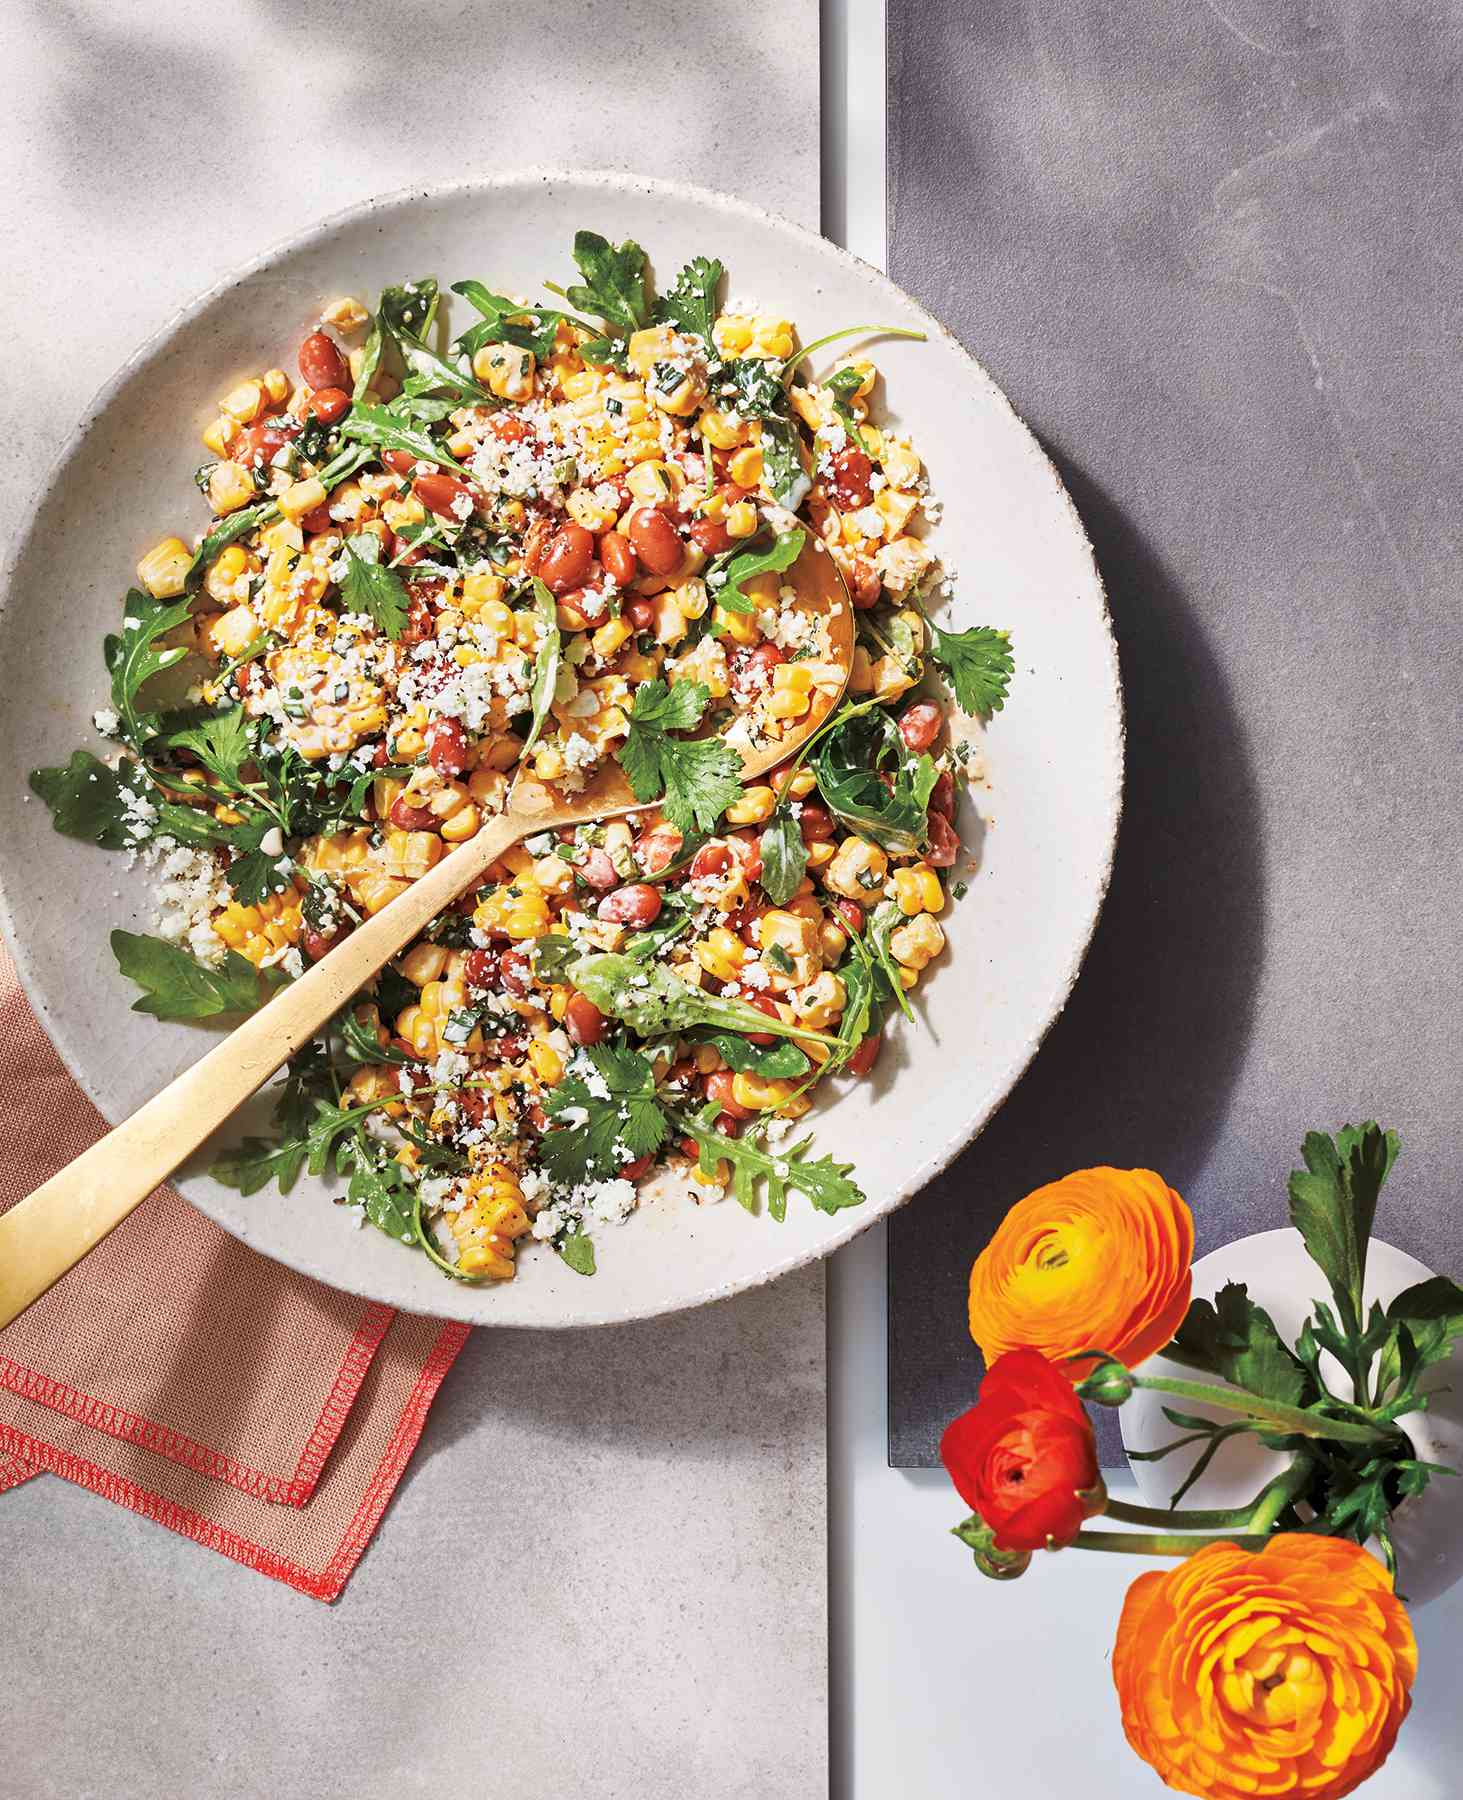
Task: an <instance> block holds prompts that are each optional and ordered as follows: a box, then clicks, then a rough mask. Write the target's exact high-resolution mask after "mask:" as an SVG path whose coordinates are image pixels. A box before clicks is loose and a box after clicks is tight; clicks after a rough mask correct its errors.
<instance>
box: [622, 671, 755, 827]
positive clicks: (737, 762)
mask: <svg viewBox="0 0 1463 1800" xmlns="http://www.w3.org/2000/svg"><path fill="white" fill-rule="evenodd" d="M710 697H711V696H710V693H709V691H708V689H707V688H706V686H705V684H704V683H702V682H699V681H685V682H677V683H676V685H675V686H674V687H670V686H668V685H667V684H666V682H665V681H664V680H662V679H661V678H660V677H659V676H657V677H656V679H655V680H654V681H642V682H641V684H640V686H639V687H638V688H637V689H636V690H635V702H634V705H633V706H632V707H631V709H630V715H629V721H630V730H629V735H628V736H627V737H626V739H625V742H624V743H623V744H622V745H621V746H620V748H619V750H618V751H617V752H616V755H617V756H618V758H619V761H620V766H621V768H623V769H624V771H625V774H626V776H627V777H628V779H629V782H630V786H631V788H632V789H633V791H634V794H635V798H636V799H637V800H656V799H659V800H661V811H662V812H663V813H664V814H665V816H666V818H667V819H668V820H669V821H670V822H671V824H672V825H674V826H676V827H677V828H678V829H679V830H681V831H683V832H690V831H691V830H693V829H699V830H702V831H713V830H715V828H716V823H717V820H718V819H720V817H721V815H722V814H723V813H724V812H725V811H726V809H727V807H729V806H730V805H731V803H732V801H733V800H735V799H736V797H737V795H738V794H740V793H741V791H742V781H741V772H742V762H741V758H740V757H739V756H738V755H737V753H736V751H735V750H733V749H732V747H731V746H730V745H729V744H724V743H722V742H721V741H720V739H718V738H700V739H696V738H688V739H678V738H672V737H670V736H669V735H668V734H669V733H670V732H672V731H690V730H692V729H693V728H694V727H695V726H696V725H698V724H699V723H700V721H701V715H702V713H704V712H705V710H706V703H707V701H708V700H709V699H710ZM662 796H663V798H662Z"/></svg>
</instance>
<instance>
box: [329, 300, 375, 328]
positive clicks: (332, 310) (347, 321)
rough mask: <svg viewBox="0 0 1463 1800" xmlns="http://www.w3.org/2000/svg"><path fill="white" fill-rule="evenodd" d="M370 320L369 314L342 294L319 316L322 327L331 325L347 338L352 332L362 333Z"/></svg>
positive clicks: (356, 302)
mask: <svg viewBox="0 0 1463 1800" xmlns="http://www.w3.org/2000/svg"><path fill="white" fill-rule="evenodd" d="M370 319H371V315H370V313H368V312H367V311H366V309H365V307H364V306H362V305H361V303H360V301H359V300H357V299H356V298H355V297H354V296H353V295H350V294H343V295H342V296H341V297H340V299H338V300H332V301H331V302H330V304H329V306H327V307H326V308H325V310H324V312H322V313H321V315H320V323H321V324H322V325H333V326H334V327H335V329H336V330H337V331H342V332H344V333H345V334H346V335H347V336H349V335H350V334H351V333H352V332H354V331H363V330H364V329H365V327H366V326H367V325H368V324H369V323H370Z"/></svg>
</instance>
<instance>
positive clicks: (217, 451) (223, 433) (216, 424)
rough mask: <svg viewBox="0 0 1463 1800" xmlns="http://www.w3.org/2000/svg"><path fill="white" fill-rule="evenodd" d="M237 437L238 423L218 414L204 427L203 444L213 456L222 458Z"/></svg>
mask: <svg viewBox="0 0 1463 1800" xmlns="http://www.w3.org/2000/svg"><path fill="white" fill-rule="evenodd" d="M238 435H239V421H238V420H237V419H233V418H230V417H229V415H228V414H227V413H220V414H219V415H218V417H217V418H216V419H215V420H214V421H213V423H212V424H211V425H208V426H205V427H204V432H203V442H204V444H205V445H206V446H207V448H208V449H210V450H212V452H213V453H214V455H215V456H224V455H226V454H227V453H228V448H229V445H230V444H232V443H233V441H234V439H235V438H236V437H237V436H238Z"/></svg>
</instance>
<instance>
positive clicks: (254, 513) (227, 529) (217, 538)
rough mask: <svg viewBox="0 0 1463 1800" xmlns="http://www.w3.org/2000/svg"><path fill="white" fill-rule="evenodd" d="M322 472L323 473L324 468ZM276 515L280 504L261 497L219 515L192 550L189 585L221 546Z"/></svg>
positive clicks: (222, 548)
mask: <svg viewBox="0 0 1463 1800" xmlns="http://www.w3.org/2000/svg"><path fill="white" fill-rule="evenodd" d="M321 474H322V476H323V474H324V471H323V470H322V471H321ZM278 517H279V507H278V506H277V505H276V504H275V502H274V501H273V500H260V501H258V502H257V503H256V504H255V505H253V506H245V507H242V508H240V510H239V511H238V512H233V513H230V514H229V515H228V517H227V518H226V519H220V520H219V522H218V524H217V525H215V526H214V528H213V530H212V531H210V532H209V534H208V536H207V537H206V538H204V540H203V542H202V543H201V544H200V545H199V546H198V548H197V549H196V550H195V551H194V552H193V561H192V562H191V563H190V564H189V565H188V585H189V587H196V586H197V584H198V583H199V582H200V581H202V579H203V572H204V570H205V569H206V567H207V566H208V564H209V563H211V562H212V561H213V559H214V557H216V556H217V555H218V553H219V551H220V550H224V549H226V548H227V547H228V546H229V545H230V544H232V543H233V542H234V541H235V540H236V539H238V538H241V537H243V536H245V534H246V533H248V532H250V531H253V529H254V528H255V526H256V525H268V524H269V523H270V521H271V520H272V519H277V518H278Z"/></svg>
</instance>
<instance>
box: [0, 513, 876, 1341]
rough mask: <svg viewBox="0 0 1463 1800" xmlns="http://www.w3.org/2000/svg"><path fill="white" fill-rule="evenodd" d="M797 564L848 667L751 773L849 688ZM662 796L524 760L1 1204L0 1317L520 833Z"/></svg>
mask: <svg viewBox="0 0 1463 1800" xmlns="http://www.w3.org/2000/svg"><path fill="white" fill-rule="evenodd" d="M789 573H790V579H791V585H792V586H793V587H794V588H795V590H796V593H797V598H796V600H795V601H793V602H790V603H789V604H790V605H791V606H793V607H795V609H796V610H797V611H799V612H805V613H816V614H821V615H823V616H824V617H825V618H826V620H827V624H828V637H829V652H828V655H827V657H826V658H825V659H824V660H826V661H827V662H829V663H830V664H834V665H836V666H837V668H838V669H839V671H840V674H841V677H842V679H841V681H840V683H839V685H838V688H837V690H836V691H834V692H828V691H819V690H815V692H814V700H813V705H812V708H811V710H810V711H809V714H808V717H807V718H806V720H804V721H802V722H801V723H800V725H799V727H798V729H797V731H796V732H794V733H792V734H791V735H790V736H788V737H785V738H782V739H781V740H779V742H777V743H776V744H775V745H773V746H771V747H770V748H767V749H758V750H753V751H744V752H743V753H742V779H743V780H744V781H753V780H755V779H756V778H757V777H758V776H760V775H765V774H766V773H768V771H769V770H771V769H772V768H774V767H775V766H776V765H777V764H778V763H781V762H784V761H786V759H787V758H788V757H789V756H791V755H793V754H795V752H796V751H797V750H798V749H799V748H801V746H802V745H803V744H804V743H806V742H807V740H808V738H809V737H810V736H811V735H812V734H813V732H814V731H816V730H817V729H818V727H819V726H820V725H822V724H823V723H824V722H825V720H826V719H827V718H828V716H829V714H830V713H831V712H832V710H833V708H834V707H835V706H836V705H837V704H838V702H839V700H840V699H841V698H842V694H843V689H844V688H845V687H846V686H847V683H848V675H849V670H850V669H851V668H852V666H853V644H854V624H853V610H852V607H851V605H850V603H849V599H848V595H847V592H846V591H845V589H844V586H843V581H842V578H841V576H840V575H839V573H838V569H837V567H836V565H835V563H834V561H833V558H832V557H831V556H830V555H829V554H828V552H827V551H826V550H825V549H824V547H823V545H822V544H821V543H820V542H819V541H818V540H817V539H816V538H814V537H812V536H811V534H810V535H809V537H808V540H807V542H806V544H805V545H804V547H803V551H802V554H801V555H800V556H799V558H798V560H797V562H795V563H794V564H793V566H792V569H791V570H790V572H789ZM784 610H785V609H784ZM655 804H657V803H656V802H655V801H648V802H647V801H641V800H637V799H636V798H635V796H634V794H633V793H632V792H631V790H630V785H629V783H628V782H627V781H626V779H625V777H624V775H623V774H622V773H621V770H620V767H619V764H618V763H616V762H614V761H611V762H609V763H608V764H607V765H606V766H605V767H604V768H603V769H602V770H601V771H600V772H599V773H598V774H597V775H596V776H595V777H594V779H593V780H592V781H590V782H589V783H588V785H587V786H586V787H585V788H584V790H583V791H582V792H581V793H578V794H562V793H557V792H555V791H553V790H552V789H550V788H549V787H546V786H545V785H544V784H543V783H542V782H540V781H538V780H536V779H535V778H534V777H533V776H531V775H529V774H527V773H526V772H525V773H522V774H520V775H519V777H518V779H517V780H516V781H515V782H514V784H513V788H512V791H511V793H510V794H509V797H508V806H507V810H506V811H504V812H503V813H502V814H501V815H499V816H498V817H497V818H494V819H489V820H488V821H487V822H486V823H485V824H484V825H483V827H482V829H481V830H480V831H479V832H478V834H477V836H476V837H472V838H469V839H468V840H467V842H466V843H464V844H460V845H459V846H458V847H457V849H455V850H453V851H452V852H451V854H450V855H448V856H445V857H443V859H442V861H441V862H439V863H438V864H437V865H436V867H435V868H433V869H431V870H429V871H428V873H427V874H426V875H424V876H422V878H421V879H420V880H419V881H416V882H414V883H413V884H412V886H411V887H409V888H408V889H407V890H406V892H405V893H404V894H401V895H399V896H398V897H397V898H396V899H395V900H393V901H392V902H391V904H390V905H389V906H386V907H383V908H382V910H381V911H380V912H379V913H377V914H376V915H375V916H374V917H373V918H369V919H367V920H366V921H365V922H364V923H363V924H361V925H359V926H358V927H357V928H356V930H355V931H353V932H352V933H351V935H350V936H349V937H347V938H345V939H344V940H343V941H342V942H341V943H339V944H337V945H336V947H335V948H334V949H333V950H331V951H330V952H329V953H328V954H327V955H325V956H323V957H322V958H321V959H320V961H319V962H318V963H316V964H315V965H314V967H313V968H311V969H308V970H307V971H306V972H305V973H304V974H303V975H301V976H300V977H299V978H298V980H296V981H294V982H292V983H291V984H290V985H289V987H287V988H284V989H282V990H281V992H279V993H278V994H276V995H275V997H274V998H273V999H272V1000H271V1001H269V1003H268V1004H267V1005H265V1006H262V1007H261V1008H260V1009H259V1011H258V1012H257V1013H254V1014H253V1015H252V1016H251V1017H250V1018H248V1019H246V1020H245V1021H244V1023H243V1024H242V1025H240V1026H239V1027H238V1028H237V1029H236V1030H234V1031H233V1032H231V1033H230V1034H229V1036H228V1037H226V1038H225V1039H224V1040H223V1042H222V1043H221V1044H219V1045H217V1046H216V1047H215V1048H214V1049H212V1050H210V1051H209V1052H208V1054H207V1055H206V1056H205V1057H203V1059H202V1060H201V1061H200V1062H196V1063H195V1064H194V1065H193V1067H192V1068H191V1069H186V1070H184V1072H183V1073H182V1074H181V1075H180V1076H179V1077H178V1078H177V1080H176V1081H173V1082H170V1083H169V1085H168V1086H167V1087H165V1088H164V1089H163V1091H162V1092H161V1093H160V1094H158V1095H157V1096H156V1098H154V1099H152V1100H149V1101H148V1102H147V1103H146V1104H145V1105H144V1106H142V1107H140V1108H139V1109H138V1111H136V1112H135V1113H133V1115H132V1117H131V1118H130V1119H127V1120H125V1121H124V1122H123V1123H122V1124H121V1125H119V1126H117V1128H116V1129H115V1130H114V1131H109V1132H108V1133H107V1135H106V1136H105V1137H104V1138H102V1139H101V1140H100V1141H99V1142H97V1143H95V1144H93V1145H92V1147H91V1149H89V1150H86V1151H83V1153H82V1154H81V1155H80V1156H78V1157H77V1158H76V1160H75V1162H73V1163H70V1164H69V1165H68V1166H67V1167H66V1168H64V1169H62V1170H61V1171H60V1172H59V1173H58V1174H56V1175H53V1176H52V1177H51V1179H50V1180H49V1181H46V1182H43V1183H42V1184H41V1186H40V1187H38V1188H37V1189H36V1190H35V1192H34V1193H33V1194H30V1195H28V1196H27V1197H26V1198H25V1199H24V1200H22V1201H20V1202H19V1203H18V1204H17V1205H15V1206H13V1207H11V1209H10V1211H9V1212H7V1213H5V1214H3V1215H0V1327H3V1326H5V1325H8V1324H9V1323H10V1321H11V1320H12V1319H13V1318H15V1317H16V1315H17V1314H18V1313H21V1312H23V1311H24V1310H25V1309H26V1307H28V1306H29V1305H30V1304H31V1302H32V1301H33V1300H37V1299H39V1298H40V1296H41V1295H42V1294H44V1293H45V1291H46V1289H47V1288H49V1287H50V1286H51V1285H52V1283H53V1282H55V1281H58V1280H59V1279H60V1278H61V1276H62V1275H64V1274H65V1273H66V1271H67V1270H68V1269H69V1268H71V1267H72V1266H73V1265H74V1264H75V1263H78V1262H79V1261H80V1260H81V1258H82V1257H83V1256H85V1255H86V1253H87V1251H88V1250H90V1249H92V1248H93V1247H94V1246H95V1245H96V1244H98V1243H100V1242H101V1240H102V1238H104V1237H105V1236H106V1234H107V1233H108V1232H109V1231H110V1230H112V1228H113V1227H114V1226H116V1225H120V1224H121V1222H122V1220H123V1219H125V1218H126V1217H127V1215H128V1213H130V1212H131V1211H132V1209H133V1207H135V1206H138V1205H140V1204H141V1202H142V1201H143V1200H145V1199H146V1198H147V1196H148V1195H149V1194H150V1193H151V1192H152V1190H153V1189H154V1188H155V1187H157V1185H158V1184H159V1183H160V1182H162V1181H165V1180H166V1179H167V1177H168V1176H169V1175H171V1174H172V1172H173V1170H174V1169H176V1168H177V1167H178V1165H179V1164H180V1163H182V1162H184V1161H185V1160H186V1159H187V1158H188V1157H189V1156H190V1155H192V1153H193V1152H194V1151H195V1150H196V1149H197V1148H198V1146H199V1145H200V1144H201V1143H202V1142H203V1141H204V1139H205V1138H206V1137H208V1136H209V1134H210V1133H211V1132H213V1131H215V1130H217V1128H218V1127H219V1126H220V1125H222V1124H223V1123H224V1121H225V1120H226V1119H227V1118H228V1117H229V1115H230V1114H231V1113H232V1112H233V1111H234V1110H235V1108H237V1107H239V1106H241V1105H242V1104H243V1102H244V1101H245V1100H247V1099H248V1098H249V1096H250V1095H251V1094H252V1093H253V1092H254V1091H255V1090H256V1089H257V1088H259V1087H262V1086H263V1084H264V1083H265V1082H266V1081H268V1079H269V1077H270V1076H271V1075H273V1074H274V1072H275V1071H276V1070H277V1069H278V1068H279V1067H280V1066H281V1065H282V1064H283V1063H285V1062H286V1061H287V1060H288V1059H289V1058H290V1057H291V1056H293V1055H294V1053H295V1052H296V1051H297V1050H299V1049H300V1048H301V1046H302V1045H304V1044H306V1043H308V1042H309V1040H310V1038H311V1037H313V1036H314V1034H315V1032H316V1031H318V1030H319V1028H320V1027H321V1026H322V1025H323V1024H324V1023H325V1021H326V1020H327V1019H329V1018H330V1017H332V1015H333V1014H335V1013H337V1012H339V1011H340V1009H341V1008H342V1007H343V1006H344V1005H345V1004H346V1003H347V1002H348V1001H349V1000H350V999H351V998H352V997H353V996H354V995H355V994H357V993H358V992H359V991H360V989H361V988H362V987H363V986H364V985H365V984H366V982H368V981H369V980H370V979H371V977H372V976H373V975H374V974H376V972H377V971H378V970H379V969H380V968H382V966H383V965H384V964H386V963H388V962H389V961H390V960H391V958H392V957H393V956H395V955H397V953H398V952H399V951H401V950H404V949H405V948H406V946H407V945H408V944H410V943H411V941H412V939H413V938H415V937H416V936H417V935H418V934H419V933H420V932H421V930H422V929H423V927H424V926H425V925H426V924H427V923H428V922H429V921H430V920H432V919H434V918H436V916H437V915H438V913H441V912H445V911H446V909H447V908H448V907H449V906H450V905H451V904H452V902H453V901H454V900H455V899H456V898H457V897H458V895H459V894H461V893H463V892H464V891H465V890H466V889H468V888H470V887H472V886H473V885H474V884H475V883H477V882H479V881H480V880H481V879H482V877H483V874H484V872H485V871H486V870H487V869H488V868H489V867H490V866H491V865H492V864H493V863H495V862H496V861H497V860H498V858H499V857H500V856H501V855H502V854H503V852H504V851H505V850H508V849H510V848H511V847H512V846H513V845H514V844H516V843H517V842H518V841H519V839H520V838H525V837H530V836H533V835H534V834H535V833H537V832H541V831H554V830H557V829H558V827H560V826H561V825H583V824H586V823H588V822H589V821H591V820H595V819H609V818H616V817H621V816H623V815H625V814H627V813H633V812H639V811H644V810H645V809H646V808H647V807H648V806H653V805H655Z"/></svg>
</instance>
